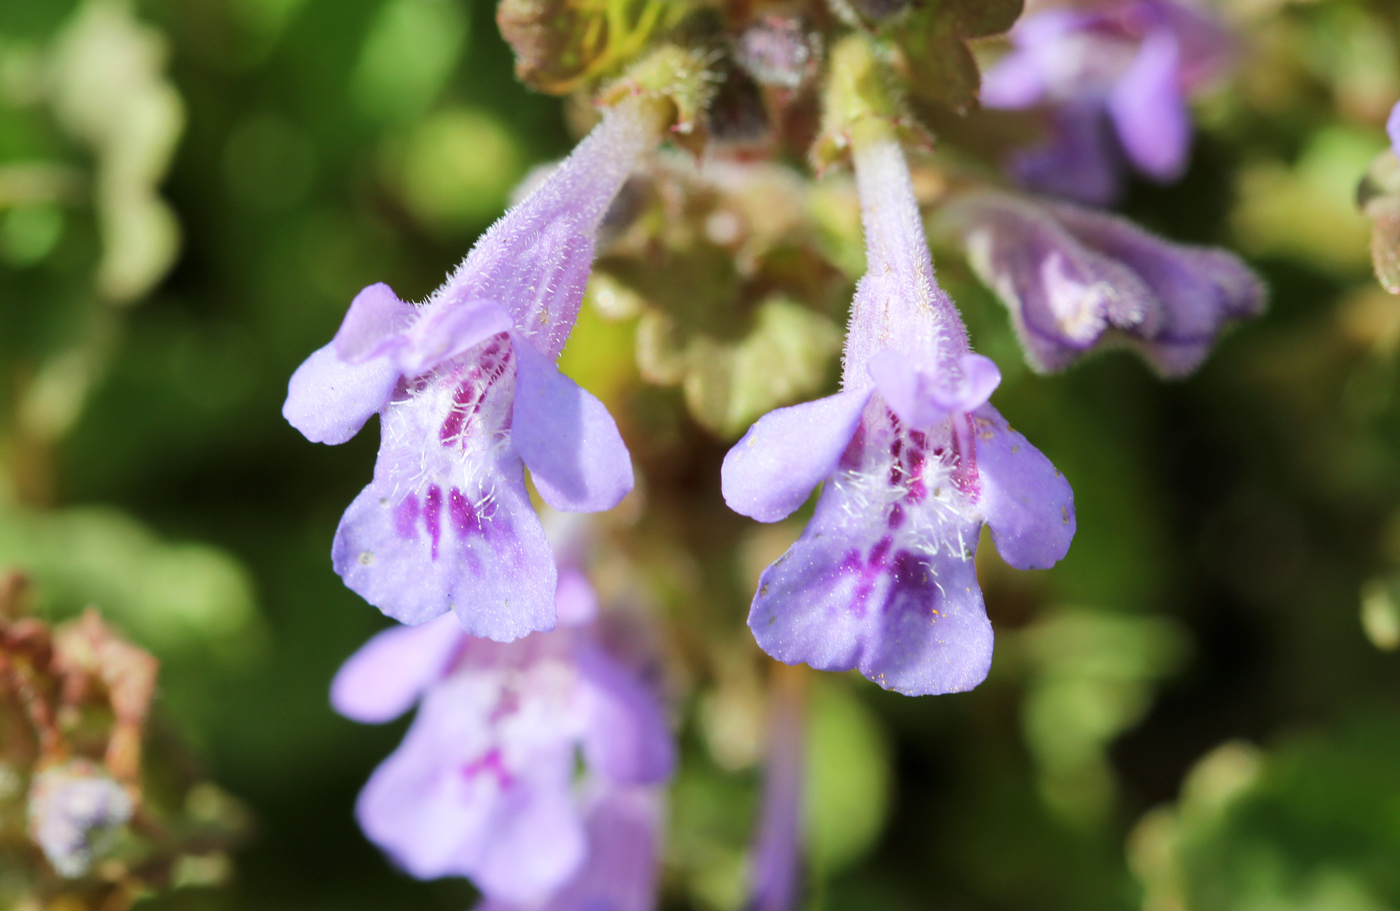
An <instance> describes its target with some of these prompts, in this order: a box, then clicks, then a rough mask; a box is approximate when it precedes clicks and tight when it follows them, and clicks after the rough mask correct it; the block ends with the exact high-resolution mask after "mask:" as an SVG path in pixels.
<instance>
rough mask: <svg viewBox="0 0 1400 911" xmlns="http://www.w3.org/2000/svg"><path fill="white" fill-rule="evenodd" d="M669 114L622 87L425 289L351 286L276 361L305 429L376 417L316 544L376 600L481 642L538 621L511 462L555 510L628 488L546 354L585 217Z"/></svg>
mask: <svg viewBox="0 0 1400 911" xmlns="http://www.w3.org/2000/svg"><path fill="white" fill-rule="evenodd" d="M668 112H669V102H663V101H658V100H656V99H653V98H649V97H632V98H628V99H626V100H624V101H623V102H621V103H620V104H619V105H618V106H617V107H615V108H613V109H612V110H610V111H609V112H608V113H607V114H606V115H605V117H604V119H603V122H602V123H601V124H600V125H599V126H598V127H597V128H596V129H595V130H594V131H593V132H592V133H591V134H590V135H589V136H588V137H587V138H586V139H585V140H584V141H583V142H582V143H581V144H580V145H579V147H578V148H577V149H575V151H574V152H573V154H572V155H570V156H569V158H568V159H567V160H566V161H565V162H564V163H563V164H562V165H561V166H560V167H559V168H558V169H557V170H556V171H555V172H554V173H553V174H552V175H551V176H550V177H549V178H548V179H547V180H545V181H544V182H543V183H542V184H541V185H540V187H539V188H538V189H536V190H535V191H534V192H533V193H532V194H530V196H529V197H528V198H526V199H525V200H524V201H523V202H521V203H520V204H519V205H517V206H516V207H515V208H513V209H512V210H511V211H509V212H508V213H506V215H505V216H504V217H503V218H501V220H500V221H498V222H496V224H495V225H493V226H492V227H491V229H490V230H489V231H488V232H487V233H486V234H485V235H484V236H483V237H482V239H481V240H480V241H479V242H478V243H477V244H476V246H475V247H473V248H472V251H471V253H469V254H468V256H467V258H466V260H465V261H463V263H462V264H461V265H460V266H459V267H458V268H457V270H456V271H455V272H454V273H453V274H452V276H451V277H450V278H449V279H448V281H447V283H446V284H444V285H443V286H442V287H441V288H439V289H438V290H437V291H435V292H434V293H433V294H432V296H431V297H429V298H428V300H427V301H426V302H424V303H423V304H421V305H418V306H413V305H410V304H406V303H403V302H402V301H400V300H399V299H398V298H397V297H396V296H395V294H394V293H393V291H391V290H390V289H389V287H388V286H387V285H383V284H378V285H372V286H370V287H369V288H366V289H365V290H364V291H362V292H360V294H359V295H358V296H357V297H356V298H355V300H354V302H353V303H352V304H351V306H350V310H349V312H348V313H347V314H346V316H345V321H344V322H343V323H342V325H341V327H340V330H339V331H338V332H337V333H336V336H335V339H334V341H332V343H331V344H329V345H327V346H326V347H324V348H322V349H320V350H319V351H317V352H316V353H314V354H313V355H311V357H310V358H308V359H307V361H306V362H305V363H304V364H302V366H301V367H300V368H299V369H298V370H297V372H296V373H295V374H294V375H293V376H292V380H291V384H290V387H289V392H288V396H287V402H286V405H285V406H284V408H283V414H284V415H285V416H286V418H287V420H288V421H289V422H291V424H292V425H293V426H294V427H296V428H297V429H298V430H300V431H301V432H302V433H303V434H305V435H306V437H307V438H308V439H310V440H312V441H314V442H324V443H341V442H344V441H345V440H347V439H349V438H350V437H351V436H353V435H354V434H355V433H356V432H357V431H358V430H359V428H360V427H361V426H362V425H363V424H364V422H365V421H366V420H367V419H368V418H369V416H370V415H371V414H374V413H375V412H378V413H379V415H380V434H381V444H380V450H379V459H378V461H377V463H376V465H375V471H374V480H373V482H372V483H371V484H370V485H369V486H368V487H366V488H365V489H364V491H363V492H362V493H361V494H360V495H359V496H358V497H357V498H356V499H355V501H354V502H353V503H351V504H350V507H349V509H347V510H346V512H345V517H344V518H343V519H342V521H341V523H340V528H339V529H338V530H337V531H336V536H335V543H334V546H333V548H332V554H331V556H332V560H333V562H334V565H335V569H336V572H338V573H339V574H340V575H341V576H342V577H343V578H344V580H345V583H346V585H348V586H349V587H350V588H352V589H354V590H355V591H356V592H357V593H359V594H360V595H361V596H362V597H364V598H365V600H367V601H369V602H370V603H371V604H373V605H375V606H376V607H378V608H379V609H381V610H382V611H384V613H386V614H388V615H389V616H391V617H394V618H395V619H397V620H400V621H403V622H405V623H422V622H424V621H427V620H431V619H433V618H434V617H437V616H438V615H440V614H442V613H444V612H446V611H448V610H455V611H456V613H457V615H458V618H459V620H460V621H461V624H462V627H463V628H464V629H465V630H466V631H467V632H469V633H471V634H473V635H478V636H485V637H488V638H491V639H496V640H498V641H509V640H512V639H515V638H518V637H520V636H523V635H525V634H526V633H528V632H530V631H531V630H547V629H550V628H552V627H553V626H554V622H555V618H554V587H555V580H556V569H555V565H554V560H553V558H552V556H551V554H550V551H549V546H548V544H547V543H546V542H545V538H544V533H543V531H542V530H541V528H540V523H539V519H538V518H537V517H536V516H535V513H534V510H533V509H532V507H531V506H530V503H529V499H528V497H527V495H526V493H525V485H524V476H523V471H522V463H523V465H524V466H528V467H529V468H530V472H531V475H532V477H533V479H534V482H535V486H536V487H537V488H538V490H539V492H540V494H541V496H542V497H543V498H544V499H545V501H546V502H547V503H549V504H550V505H552V506H555V507H557V508H559V509H564V510H572V511H582V512H594V511H598V510H604V509H610V508H612V507H613V506H615V505H617V502H618V501H619V500H620V499H621V498H622V497H623V496H624V495H625V494H626V493H627V492H628V491H629V490H630V489H631V487H632V467H631V461H630V459H629V457H628V454H627V449H626V447H625V446H624V444H623V442H622V439H621V437H620V436H619V435H618V432H617V427H616V425H615V424H614V423H613V420H612V418H611V417H610V416H609V415H608V413H607V410H606V409H605V408H604V406H603V405H602V403H601V402H599V401H598V400H597V399H596V398H594V397H593V396H592V395H590V394H588V393H587V392H585V391H584V390H582V389H580V388H579V387H578V386H577V385H575V384H574V383H573V382H572V381H571V380H569V379H568V378H567V377H565V376H563V375H562V374H561V373H560V372H559V371H558V370H557V369H556V368H555V366H554V361H555V360H556V359H557V358H558V356H559V352H560V350H561V349H562V348H563V346H564V342H565V341H566V340H567V339H568V336H569V333H570V332H571V331H572V329H573V325H574V320H575V319H576V317H577V315H578V308H579V304H580V302H581V300H582V297H583V292H584V285H585V283H586V281H587V278H588V272H589V268H590V266H591V263H592V259H593V251H594V243H595V235H596V233H597V229H598V225H599V222H600V221H601V219H602V217H603V215H604V213H605V212H606V210H607V208H608V205H609V203H610V202H611V201H612V199H613V197H614V196H615V195H616V193H617V191H618V189H619V188H620V187H621V186H622V183H623V182H624V181H625V180H626V178H627V176H628V175H629V174H630V173H631V171H632V169H633V167H634V166H635V165H636V163H637V161H638V159H639V158H640V157H641V155H643V154H644V153H645V152H646V151H647V150H648V149H650V148H651V147H652V146H653V145H654V144H655V143H656V142H657V140H658V138H659V136H660V133H661V131H662V130H663V128H664V127H665V124H666V122H667V121H666V118H667V117H668V116H669V113H668Z"/></svg>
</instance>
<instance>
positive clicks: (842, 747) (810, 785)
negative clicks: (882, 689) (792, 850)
mask: <svg viewBox="0 0 1400 911" xmlns="http://www.w3.org/2000/svg"><path fill="white" fill-rule="evenodd" d="M809 699H810V703H809V707H808V721H807V738H808V744H807V790H806V810H807V830H806V831H807V856H808V858H809V859H810V861H811V864H812V867H813V868H814V869H815V870H817V871H818V872H819V873H821V874H823V875H830V874H832V873H835V872H837V871H838V870H840V869H841V868H842V867H845V866H848V865H849V864H851V863H853V862H855V861H857V860H859V859H860V858H861V857H862V856H863V855H864V854H865V853H866V852H867V851H869V850H870V849H871V848H872V847H873V846H874V844H875V841H876V839H877V838H879V836H880V831H881V829H883V828H884V825H885V818H886V816H887V814H888V811H889V804H890V796H891V795H890V791H891V770H890V746H889V743H888V741H887V739H886V735H885V731H884V729H883V728H882V727H881V725H880V722H879V721H878V720H877V719H876V718H875V716H874V715H873V714H872V713H871V711H870V710H869V709H868V708H866V707H865V705H864V703H862V702H861V701H860V700H859V699H857V698H856V697H855V696H854V695H853V694H852V693H851V691H850V689H849V688H848V687H847V686H846V685H845V684H844V683H841V682H839V681H836V680H826V679H820V680H817V681H816V682H815V685H814V686H813V687H812V690H811V693H810V696H809Z"/></svg>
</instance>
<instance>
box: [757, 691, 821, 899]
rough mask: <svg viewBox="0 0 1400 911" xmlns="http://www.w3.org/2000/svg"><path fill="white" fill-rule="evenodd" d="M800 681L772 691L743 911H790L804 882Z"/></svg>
mask: <svg viewBox="0 0 1400 911" xmlns="http://www.w3.org/2000/svg"><path fill="white" fill-rule="evenodd" d="M803 690H804V686H803V680H802V678H801V677H800V676H798V677H795V678H794V677H792V676H783V677H779V678H778V682H777V684H776V685H775V686H774V687H773V689H772V697H771V698H772V708H771V709H770V710H769V723H768V761H767V766H766V767H765V769H764V776H763V806H762V808H761V811H760V816H759V822H758V840H757V842H756V844H755V845H754V854H753V866H752V871H751V879H752V885H751V891H750V895H749V902H748V904H747V905H746V906H745V907H746V911H792V909H793V908H796V907H797V905H798V899H799V896H800V893H801V878H802V785H803V781H804V775H803V759H804V753H805V747H806V745H807V739H806V736H805V732H804V730H803V727H804V725H803V713H804V710H805V705H804V698H803V697H804V692H803Z"/></svg>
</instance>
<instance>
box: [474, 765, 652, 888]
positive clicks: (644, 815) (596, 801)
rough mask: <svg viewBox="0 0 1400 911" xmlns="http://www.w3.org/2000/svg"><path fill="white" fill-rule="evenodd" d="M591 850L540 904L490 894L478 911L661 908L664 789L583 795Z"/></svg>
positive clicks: (604, 790)
mask: <svg viewBox="0 0 1400 911" xmlns="http://www.w3.org/2000/svg"><path fill="white" fill-rule="evenodd" d="M583 814H584V817H583V823H584V828H585V830H586V833H587V840H588V854H587V858H586V859H585V860H584V862H583V864H582V865H581V866H580V867H579V870H578V873H576V874H575V875H574V877H573V878H572V879H570V880H569V881H568V882H567V883H565V884H564V885H563V886H562V887H561V888H560V889H559V890H558V891H556V892H555V893H553V894H552V895H550V896H549V897H548V898H547V899H545V900H544V901H543V902H540V903H530V904H522V903H519V902H511V901H506V900H504V899H499V898H495V897H488V898H487V899H486V900H485V901H483V902H482V903H481V904H480V905H477V908H476V911H651V909H652V908H654V907H656V879H657V868H658V865H659V861H660V859H661V858H660V850H659V849H660V842H661V823H662V789H661V788H657V787H647V786H631V787H622V786H617V785H605V786H602V787H597V788H594V789H593V790H592V791H591V792H590V793H588V794H587V795H586V796H585V797H584V798H583Z"/></svg>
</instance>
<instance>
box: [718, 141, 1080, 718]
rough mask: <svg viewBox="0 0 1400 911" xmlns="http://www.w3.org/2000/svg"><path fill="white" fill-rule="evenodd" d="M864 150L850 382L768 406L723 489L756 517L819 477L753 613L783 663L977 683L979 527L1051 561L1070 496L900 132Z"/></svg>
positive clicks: (983, 630)
mask: <svg viewBox="0 0 1400 911" xmlns="http://www.w3.org/2000/svg"><path fill="white" fill-rule="evenodd" d="M867 125H868V124H867ZM853 157H854V162H855V171H856V181H857V187H858V190H859V194H860V200H861V209H862V224H863V226H864V229H865V236H866V260H867V272H866V274H865V276H864V277H863V278H862V279H861V281H860V284H859V286H858V287H857V289H856V295H855V299H854V301H853V303H852V309H851V318H850V325H849V329H848V332H847V337H846V350H845V360H844V365H843V376H842V391H841V392H840V393H838V394H836V395H833V396H830V397H828V398H825V399H820V400H818V401H815V402H808V403H806V404H802V405H796V406H793V407H790V408H781V409H778V410H776V411H773V412H771V413H769V414H768V415H766V416H764V417H763V418H761V419H760V420H759V421H758V422H757V423H756V424H754V426H753V427H752V428H751V429H750V430H749V432H748V433H747V434H745V436H744V438H743V439H741V440H740V441H739V442H738V443H737V444H735V446H734V448H733V449H731V450H730V452H729V454H728V455H727V456H726V457H725V460H724V466H723V470H722V483H723V492H724V497H725V500H726V502H727V503H728V504H729V506H730V508H732V509H734V510H735V511H736V512H739V513H742V514H743V515H746V516H749V517H751V518H754V519H758V520H759V521H763V522H774V521H777V520H779V519H782V518H784V517H785V516H787V515H789V514H791V513H792V512H793V511H794V510H796V509H797V508H798V507H799V506H801V505H802V503H803V502H804V501H805V500H806V499H807V496H808V494H809V493H810V492H811V491H812V489H813V488H814V487H815V486H816V485H817V484H819V483H822V482H825V486H824V487H823V489H822V493H821V496H820V498H819V500H818V502H817V507H816V513H815V515H814V516H813V517H812V520H811V522H810V523H809V524H808V525H807V528H806V530H805V531H804V532H803V534H802V536H801V538H799V539H798V541H797V542H796V543H795V544H794V545H793V546H792V547H791V548H790V549H789V550H788V551H787V553H786V554H784V555H783V556H782V557H781V558H779V560H778V561H777V562H776V563H774V564H773V565H772V566H769V567H768V568H767V570H765V571H764V573H763V574H762V576H761V577H760V579H759V587H758V593H757V594H756V595H755V597H754V600H753V604H752V607H751V609H750V613H749V626H750V628H751V629H752V630H753V633H754V636H755V637H756V638H757V640H758V643H759V645H760V646H761V647H762V648H763V649H764V651H766V652H767V653H768V654H770V655H772V656H773V657H774V658H777V659H778V660H779V661H782V662H785V663H788V664H795V663H799V662H802V663H806V664H809V665H811V666H812V667H814V668H818V669H821V670H847V669H850V668H852V667H855V668H859V669H860V672H861V673H862V674H864V675H865V676H866V677H868V678H869V679H871V680H873V681H875V682H876V683H878V684H879V685H881V686H883V687H885V688H887V689H892V690H896V691H898V692H901V693H906V694H910V695H921V694H929V693H947V692H954V691H960V690H967V689H970V688H972V687H974V686H976V685H977V684H978V683H980V682H981V681H982V680H983V679H984V678H985V677H986V675H987V671H988V669H989V667H990V664H991V655H992V628H991V624H990V622H989V621H988V619H987V614H986V610H985V609H984V607H983V603H982V593H981V590H980V588H979V587H978V583H977V575H976V571H975V569H974V566H973V555H974V553H975V551H976V548H977V542H978V536H979V534H980V531H981V528H982V525H983V524H987V525H989V526H990V527H991V533H992V540H993V542H994V543H995V545H996V547H997V550H998V552H999V553H1000V554H1001V555H1002V557H1003V558H1004V559H1005V560H1006V561H1007V562H1008V563H1010V564H1011V565H1012V566H1015V567H1017V568H1021V569H1039V568H1045V567H1049V566H1051V565H1052V564H1054V563H1055V562H1056V561H1058V560H1059V559H1060V558H1061V557H1063V556H1064V555H1065V553H1066V552H1067V550H1068V548H1069V543H1070V539H1071V538H1072V537H1073V535H1074V528H1075V517H1074V501H1073V495H1072V493H1071V491H1070V487H1069V484H1068V482H1066V480H1065V479H1064V477H1063V476H1062V475H1060V473H1059V472H1057V471H1056V470H1055V468H1054V466H1053V465H1051V464H1050V462H1049V460H1048V459H1046V458H1045V456H1043V455H1042V454H1041V453H1040V452H1039V451H1038V450H1036V449H1035V448H1034V447H1033V446H1031V445H1030V443H1028V442H1027V441H1026V439H1025V437H1023V436H1022V435H1021V434H1019V433H1017V432H1016V431H1014V430H1012V429H1011V428H1010V426H1009V425H1008V424H1007V422H1006V420H1005V419H1004V418H1002V416H1001V415H1000V414H999V413H998V412H997V410H996V409H995V408H993V407H992V406H991V405H990V404H989V403H988V397H989V396H990V395H991V393H992V390H993V389H994V388H995V387H996V386H997V384H998V383H999V381H1000V378H1001V377H1000V373H999V372H998V370H997V368H996V365H995V364H993V363H992V362H991V361H990V360H988V359H987V358H985V357H982V356H981V355H978V354H975V353H973V352H972V351H971V350H970V348H969V346H968V340H967V332H966V330H965V329H964V327H963V324H962V320H961V318H960V317H959V315H958V313H957V310H956V309H955V308H954V306H953V303H952V301H951V300H949V298H948V296H947V295H946V294H945V293H944V292H943V290H942V289H941V288H939V286H938V284H937V283H936V282H935V280H934V275H933V263H932V261H931V259H930V256H929V249H928V244H927V241H926V239H925V237H924V233H923V225H922V223H921V221H920V216H919V210H918V205H917V203H916V201H915V198H914V191H913V186H912V184H911V182H910V176H909V169H908V165H907V164H906V162H905V159H904V154H903V151H902V150H901V149H900V148H899V145H898V143H897V142H896V140H895V139H894V137H893V134H892V132H891V131H890V130H888V129H881V130H878V131H869V132H867V133H865V134H862V135H859V136H857V137H856V138H855V140H854V142H853Z"/></svg>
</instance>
